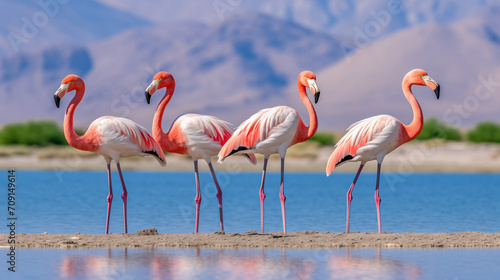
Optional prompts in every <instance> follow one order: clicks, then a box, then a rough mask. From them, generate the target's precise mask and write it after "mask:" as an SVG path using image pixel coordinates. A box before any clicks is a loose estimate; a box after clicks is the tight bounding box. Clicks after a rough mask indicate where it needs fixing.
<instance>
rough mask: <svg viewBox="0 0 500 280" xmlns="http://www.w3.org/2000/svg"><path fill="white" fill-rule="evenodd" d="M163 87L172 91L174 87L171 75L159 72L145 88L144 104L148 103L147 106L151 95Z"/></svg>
mask: <svg viewBox="0 0 500 280" xmlns="http://www.w3.org/2000/svg"><path fill="white" fill-rule="evenodd" d="M164 87H166V88H172V89H173V88H174V87H175V80H174V77H173V76H172V74H170V73H168V72H165V71H161V72H158V73H157V74H156V75H155V76H154V78H153V81H152V82H151V84H150V85H149V86H148V88H146V92H145V94H146V102H148V104H149V102H150V100H151V95H153V93H155V92H156V91H157V90H159V89H161V88H164Z"/></svg>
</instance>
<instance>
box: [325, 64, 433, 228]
mask: <svg viewBox="0 0 500 280" xmlns="http://www.w3.org/2000/svg"><path fill="white" fill-rule="evenodd" d="M412 85H419V86H428V87H430V88H431V89H432V90H433V91H434V93H435V94H436V97H437V98H438V99H439V91H440V87H439V85H438V83H436V81H434V80H433V79H431V78H430V77H429V76H428V75H427V73H426V72H425V71H424V70H421V69H414V70H412V71H410V72H408V73H407V74H406V75H405V77H404V78H403V93H404V95H405V97H406V99H407V100H408V102H409V103H410V105H411V107H412V109H413V114H414V115H413V121H412V122H411V124H410V125H404V124H403V123H401V122H400V121H399V120H397V119H396V118H394V117H391V116H389V115H380V116H375V117H371V118H367V119H364V120H362V121H359V122H357V123H354V124H353V125H351V126H349V128H348V129H347V133H346V135H344V137H342V139H340V140H339V141H338V143H337V144H336V145H335V150H334V151H333V153H332V155H331V156H330V159H329V160H328V164H327V166H326V174H327V176H329V175H330V173H332V171H333V170H334V169H335V167H336V166H339V165H341V164H344V163H346V162H349V161H359V162H361V164H360V166H359V169H358V172H357V173H356V176H355V177H354V181H353V182H352V184H351V187H350V188H349V191H348V192H347V195H346V198H347V219H346V232H349V218H350V209H351V201H352V191H353V189H354V186H355V185H356V182H357V180H358V177H359V174H360V173H361V170H362V169H363V166H364V165H365V163H366V162H368V161H371V160H377V183H376V186H375V195H374V198H375V204H376V207H377V218H378V232H379V233H381V221H380V201H381V199H380V196H379V183H380V169H381V166H382V161H383V160H384V157H385V156H386V155H387V154H388V153H390V152H392V151H393V150H394V149H396V148H397V147H399V146H401V145H403V144H404V143H406V142H408V141H411V140H412V139H414V138H415V137H417V136H418V134H419V133H420V131H421V130H422V127H423V124H424V118H423V115H422V109H421V108H420V105H419V104H418V102H417V100H416V99H415V96H413V93H412V92H411V86H412Z"/></svg>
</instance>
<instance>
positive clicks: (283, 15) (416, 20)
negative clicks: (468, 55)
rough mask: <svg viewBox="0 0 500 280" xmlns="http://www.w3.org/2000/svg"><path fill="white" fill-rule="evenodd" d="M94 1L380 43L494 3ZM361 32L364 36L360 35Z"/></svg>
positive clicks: (149, 13) (160, 14) (167, 17)
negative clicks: (266, 22)
mask: <svg viewBox="0 0 500 280" xmlns="http://www.w3.org/2000/svg"><path fill="white" fill-rule="evenodd" d="M98 1H100V2H101V3H104V4H107V5H109V6H111V7H115V8H119V9H122V10H124V11H127V12H130V13H133V14H135V15H137V16H140V17H143V18H145V19H148V20H151V21H154V22H157V23H161V22H163V23H165V22H174V21H178V20H196V21H202V22H205V23H213V22H216V21H222V20H225V19H227V18H228V16H230V15H231V14H233V13H245V12H246V11H250V12H254V13H264V14H267V15H269V16H272V17H277V18H280V19H283V20H287V21H292V22H295V23H297V24H300V25H303V26H305V27H308V28H311V29H314V30H319V31H323V32H329V33H331V34H333V35H335V36H343V37H345V40H348V41H349V39H352V38H353V36H355V35H356V34H357V29H360V30H362V31H363V32H367V33H368V34H373V36H372V37H379V36H381V35H384V34H389V33H392V32H393V31H396V30H400V29H403V28H406V27H409V26H415V25H418V24H425V23H430V22H439V23H446V22H452V21H455V20H460V19H462V18H464V17H466V16H469V15H472V14H475V13H477V12H478V11H480V10H483V9H485V8H487V7H490V6H491V5H494V4H497V3H498V1H496V0H471V1H467V2H464V1H460V0H404V1H402V0H309V1H303V0H275V1H268V0H252V1H247V0H231V1H229V0H215V1H213V0H207V1H197V0H185V1H182V2H172V1H163V2H159V1H154V0H145V1H140V2H138V1H134V0H98ZM371 21H374V22H375V23H378V24H379V25H378V27H377V26H370V25H371V23H370V22H371ZM366 28H367V30H368V31H365V29H366ZM377 28H380V30H377ZM371 32H373V33H371Z"/></svg>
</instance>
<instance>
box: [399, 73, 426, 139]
mask: <svg viewBox="0 0 500 280" xmlns="http://www.w3.org/2000/svg"><path fill="white" fill-rule="evenodd" d="M412 85H413V84H410V83H409V82H407V81H406V80H405V81H403V93H404V95H405V97H406V99H407V100H408V102H409V103H410V105H411V109H412V110H413V121H412V122H411V123H410V124H409V125H404V127H405V129H406V132H407V137H405V138H407V139H404V140H405V142H408V141H410V140H413V139H415V137H417V136H418V135H419V134H420V132H421V131H422V127H423V126H424V116H423V115H422V109H421V108H420V104H418V101H417V99H416V98H415V96H413V93H412V92H411V86H412Z"/></svg>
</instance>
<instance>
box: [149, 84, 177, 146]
mask: <svg viewBox="0 0 500 280" xmlns="http://www.w3.org/2000/svg"><path fill="white" fill-rule="evenodd" d="M174 90H175V85H170V86H168V87H167V91H166V93H165V96H163V98H162V100H161V101H160V104H158V108H156V113H155V116H154V119H153V138H154V139H155V140H156V142H158V144H160V146H161V148H162V149H163V150H165V151H168V152H173V151H174V150H176V148H177V144H176V143H175V139H171V138H172V137H170V136H172V135H170V132H167V133H165V132H164V131H163V128H162V126H161V124H162V121H163V114H164V113H165V108H166V107H167V104H168V102H170V99H171V98H172V95H173V94H174ZM174 138H175V137H174Z"/></svg>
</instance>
